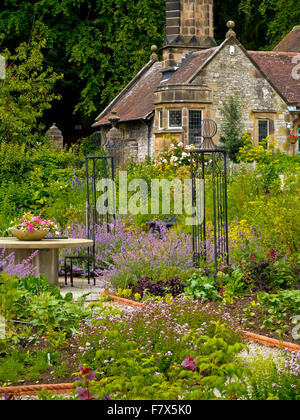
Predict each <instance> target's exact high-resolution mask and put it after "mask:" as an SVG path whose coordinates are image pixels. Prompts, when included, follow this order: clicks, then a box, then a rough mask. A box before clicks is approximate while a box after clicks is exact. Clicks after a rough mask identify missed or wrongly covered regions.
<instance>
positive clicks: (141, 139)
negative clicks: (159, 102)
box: [101, 120, 154, 161]
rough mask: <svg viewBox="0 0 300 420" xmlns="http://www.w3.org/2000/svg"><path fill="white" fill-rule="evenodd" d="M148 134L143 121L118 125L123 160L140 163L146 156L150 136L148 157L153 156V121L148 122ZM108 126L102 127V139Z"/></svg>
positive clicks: (146, 126)
mask: <svg viewBox="0 0 300 420" xmlns="http://www.w3.org/2000/svg"><path fill="white" fill-rule="evenodd" d="M149 124H150V130H151V131H150V133H149V131H148V124H147V123H146V122H144V121H141V120H137V121H128V122H123V123H120V124H119V125H118V129H119V130H120V132H121V135H122V144H123V149H124V160H125V161H126V160H128V159H130V158H133V159H137V160H139V161H142V160H144V159H145V157H146V156H148V137H149V134H150V156H153V154H154V134H153V121H151V120H150V121H149ZM110 128H111V127H110V126H102V129H101V134H102V138H103V139H104V138H106V136H107V133H108V131H109V130H110Z"/></svg>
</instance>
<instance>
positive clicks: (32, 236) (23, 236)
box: [11, 229, 49, 241]
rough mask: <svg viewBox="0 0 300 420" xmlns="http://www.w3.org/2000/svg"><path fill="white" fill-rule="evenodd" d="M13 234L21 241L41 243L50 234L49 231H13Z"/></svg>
mask: <svg viewBox="0 0 300 420" xmlns="http://www.w3.org/2000/svg"><path fill="white" fill-rule="evenodd" d="M11 233H12V234H13V235H14V237H15V238H17V239H19V240H20V241H40V240H41V239H43V238H44V237H45V236H46V235H47V234H48V233H49V229H41V230H34V231H32V232H29V231H22V230H18V229H12V230H11Z"/></svg>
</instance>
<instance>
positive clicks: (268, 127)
mask: <svg viewBox="0 0 300 420" xmlns="http://www.w3.org/2000/svg"><path fill="white" fill-rule="evenodd" d="M262 121H263V122H266V123H267V125H266V128H267V135H266V136H265V137H263V138H262V139H261V141H262V140H263V139H265V138H267V137H269V135H270V120H269V119H266V118H258V120H257V130H258V131H257V139H258V142H259V143H260V140H259V138H260V137H261V136H260V122H262Z"/></svg>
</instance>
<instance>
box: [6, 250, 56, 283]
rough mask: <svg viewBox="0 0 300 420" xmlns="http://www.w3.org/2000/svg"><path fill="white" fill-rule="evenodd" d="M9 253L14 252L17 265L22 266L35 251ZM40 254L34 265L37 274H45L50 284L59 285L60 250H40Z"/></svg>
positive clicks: (35, 258) (34, 260)
mask: <svg viewBox="0 0 300 420" xmlns="http://www.w3.org/2000/svg"><path fill="white" fill-rule="evenodd" d="M7 251H9V253H11V252H14V254H15V264H21V263H22V261H23V260H24V259H27V258H29V257H30V255H32V254H33V252H34V251H35V250H34V249H19V248H16V249H9V250H7ZM38 251H39V252H38V254H37V255H36V256H35V257H34V259H33V261H32V264H33V265H34V266H35V267H36V271H35V274H36V275H39V274H44V275H45V276H46V277H47V278H48V280H49V281H50V283H53V284H56V285H58V249H57V248H51V249H50V248H49V249H48V248H47V249H39V250H38Z"/></svg>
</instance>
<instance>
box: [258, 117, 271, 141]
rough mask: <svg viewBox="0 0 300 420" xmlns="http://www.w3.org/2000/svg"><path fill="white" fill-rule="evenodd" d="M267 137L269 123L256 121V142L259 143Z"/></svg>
mask: <svg viewBox="0 0 300 420" xmlns="http://www.w3.org/2000/svg"><path fill="white" fill-rule="evenodd" d="M268 135H269V121H268V120H258V141H259V142H261V141H262V140H264V139H265V138H266V137H268Z"/></svg>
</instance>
